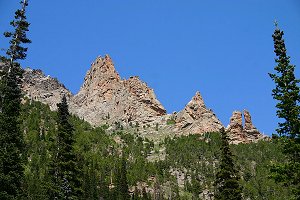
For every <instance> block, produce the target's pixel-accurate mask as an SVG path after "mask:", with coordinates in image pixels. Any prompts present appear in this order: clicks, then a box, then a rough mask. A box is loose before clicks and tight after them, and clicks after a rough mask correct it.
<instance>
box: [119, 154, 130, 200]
mask: <svg viewBox="0 0 300 200" xmlns="http://www.w3.org/2000/svg"><path fill="white" fill-rule="evenodd" d="M126 165H127V164H126V158H125V155H124V153H123V154H122V158H121V166H120V168H119V170H118V173H117V192H118V200H128V199H130V195H129V189H128V181H127V166H126Z"/></svg>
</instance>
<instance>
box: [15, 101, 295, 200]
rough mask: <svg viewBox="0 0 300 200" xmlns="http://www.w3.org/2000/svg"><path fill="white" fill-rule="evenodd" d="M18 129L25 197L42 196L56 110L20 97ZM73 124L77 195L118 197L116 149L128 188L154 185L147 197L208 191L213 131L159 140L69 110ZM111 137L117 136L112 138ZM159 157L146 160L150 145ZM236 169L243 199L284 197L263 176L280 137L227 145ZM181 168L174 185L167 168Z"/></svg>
mask: <svg viewBox="0 0 300 200" xmlns="http://www.w3.org/2000/svg"><path fill="white" fill-rule="evenodd" d="M21 113H22V115H21V121H22V122H23V123H22V126H21V129H22V132H24V139H25V142H26V147H27V152H28V156H29V160H28V164H27V165H26V167H25V169H26V170H25V191H26V196H25V199H34V200H35V199H48V198H47V188H45V187H43V185H45V183H47V182H48V181H49V176H47V173H46V172H47V170H48V166H49V163H51V160H52V155H53V152H54V149H55V138H57V134H58V131H57V128H56V121H57V118H58V116H57V113H56V112H52V111H50V109H49V107H48V106H46V105H44V104H42V103H39V102H34V101H29V100H26V103H25V104H24V105H23V106H22V112H21ZM69 122H70V123H71V124H72V126H73V127H74V137H75V143H74V150H75V153H76V157H77V158H78V160H79V163H78V165H79V166H81V171H82V174H83V175H82V179H83V184H82V189H83V195H82V199H88V200H93V199H100V197H102V198H104V199H112V200H114V199H118V192H117V191H116V188H117V187H116V186H117V182H118V180H117V179H118V178H117V177H118V172H120V169H121V163H122V161H121V156H120V155H121V154H120V152H123V153H124V156H125V158H126V172H127V174H126V177H127V181H128V188H129V190H130V191H134V188H136V187H137V186H138V185H139V184H140V183H143V184H147V185H148V186H149V187H151V188H153V190H155V191H156V192H155V196H153V195H150V194H149V193H147V195H146V196H147V198H150V199H154V198H156V199H158V198H159V199H166V198H168V197H169V196H172V198H179V197H178V196H177V197H175V196H176V195H178V192H179V195H180V199H203V198H204V197H203V194H202V192H203V191H207V190H208V191H209V194H211V195H212V192H213V191H214V186H213V182H214V180H215V175H216V171H217V169H218V166H219V161H218V159H219V156H220V145H221V138H220V134H219V133H206V134H204V135H201V136H200V135H189V136H181V137H175V138H166V139H165V141H162V142H161V143H160V144H154V143H153V141H151V140H148V139H147V138H143V137H141V136H139V135H133V134H128V133H124V132H115V133H109V132H107V131H105V129H104V128H103V127H98V128H93V127H92V126H90V125H89V124H88V123H87V122H85V121H83V120H81V119H79V118H78V117H75V116H70V117H69ZM116 141H117V142H116ZM158 147H159V149H160V150H162V149H165V151H163V152H164V153H165V158H164V159H162V158H160V159H157V160H154V161H152V162H150V161H149V156H153V152H154V149H155V148H158ZM230 148H231V150H232V151H233V153H234V154H235V155H236V164H237V165H236V166H237V168H238V169H239V171H240V172H241V173H240V174H241V177H242V180H241V184H242V186H243V196H244V197H245V198H248V199H259V200H260V199H274V200H275V199H276V200H277V199H288V198H289V197H291V190H290V188H282V187H280V185H278V184H276V183H275V181H274V180H273V179H269V178H268V176H269V166H270V165H271V164H272V163H276V162H284V161H285V160H286V158H285V157H284V155H283V154H282V152H281V149H282V148H283V147H282V143H280V142H277V140H272V141H270V142H269V141H260V142H258V143H251V144H239V145H231V146H230ZM121 171H122V170H121ZM174 171H178V172H182V173H184V177H185V178H184V185H182V186H180V185H177V179H176V178H175V176H174V174H173V173H172V172H174ZM136 194H137V195H135V197H134V198H136V199H142V198H143V197H142V194H143V188H139V189H136Z"/></svg>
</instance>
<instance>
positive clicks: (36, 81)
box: [22, 68, 72, 110]
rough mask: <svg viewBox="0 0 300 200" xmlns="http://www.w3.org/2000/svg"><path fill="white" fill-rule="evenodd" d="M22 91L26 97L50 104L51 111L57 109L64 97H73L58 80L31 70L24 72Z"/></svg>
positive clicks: (39, 71)
mask: <svg viewBox="0 0 300 200" xmlns="http://www.w3.org/2000/svg"><path fill="white" fill-rule="evenodd" d="M22 90H23V92H24V94H25V96H26V97H28V98H29V99H31V100H36V101H40V102H42V103H45V104H48V105H49V106H50V109H51V110H56V109H57V106H56V104H57V103H59V102H60V101H61V97H62V96H63V95H66V97H67V98H68V99H70V98H71V97H72V93H71V92H70V91H69V90H68V89H67V88H66V87H65V86H64V85H63V84H62V83H60V82H59V81H58V80H57V79H56V78H51V77H50V76H46V75H45V74H44V73H43V72H42V71H41V70H34V69H30V68H26V69H25V70H24V73H23V84H22Z"/></svg>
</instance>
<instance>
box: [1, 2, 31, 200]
mask: <svg viewBox="0 0 300 200" xmlns="http://www.w3.org/2000/svg"><path fill="white" fill-rule="evenodd" d="M21 5H22V9H21V10H17V11H16V12H15V19H14V20H13V21H12V22H11V23H10V24H11V25H12V26H13V28H14V31H13V32H6V33H4V35H5V37H8V38H11V39H10V48H9V49H8V50H7V52H6V54H7V57H1V60H2V61H3V62H4V64H5V66H4V67H3V69H2V70H1V71H2V72H1V77H0V134H1V135H0V185H1V187H0V199H15V198H19V196H21V195H23V194H22V193H23V191H22V183H23V179H24V163H25V158H26V152H25V148H24V147H25V145H24V140H23V134H22V132H21V130H20V121H19V116H20V109H21V107H20V103H21V89H20V87H19V85H20V83H21V76H22V70H21V68H20V65H19V64H18V63H16V62H15V61H16V60H19V59H25V58H26V51H27V48H25V47H23V46H22V44H25V43H30V40H29V39H27V37H26V31H28V26H29V23H28V22H27V21H26V16H25V8H26V6H27V3H26V2H25V1H24V2H21Z"/></svg>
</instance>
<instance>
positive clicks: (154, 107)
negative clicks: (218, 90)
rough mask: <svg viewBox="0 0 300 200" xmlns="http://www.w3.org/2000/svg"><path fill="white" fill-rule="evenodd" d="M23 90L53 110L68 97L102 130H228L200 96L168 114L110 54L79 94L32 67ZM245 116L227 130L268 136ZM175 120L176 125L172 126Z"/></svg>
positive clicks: (241, 137) (238, 137)
mask: <svg viewBox="0 0 300 200" xmlns="http://www.w3.org/2000/svg"><path fill="white" fill-rule="evenodd" d="M22 90H23V91H24V93H25V96H26V97H28V98H29V99H31V100H37V101H41V102H43V103H45V104H48V105H49V106H50V108H51V110H55V109H56V104H57V103H58V102H60V100H61V97H62V95H66V96H67V98H68V101H69V105H70V111H71V113H73V114H76V115H77V116H79V117H80V118H83V119H85V120H86V121H87V122H89V123H91V124H92V125H96V126H97V125H102V124H108V125H114V124H119V125H120V124H121V125H123V126H124V127H128V128H130V126H129V125H130V124H134V125H135V124H140V125H143V127H149V129H145V128H144V129H143V130H144V131H145V133H146V132H147V133H146V134H157V133H158V129H159V130H160V131H161V132H162V133H172V134H176V135H181V134H202V133H204V132H216V131H219V130H220V128H222V127H223V125H222V123H221V122H220V120H219V119H218V118H217V117H216V115H215V114H214V113H213V111H212V110H211V109H208V108H206V106H205V103H204V101H203V99H202V97H201V95H200V93H199V92H197V93H196V94H195V96H194V97H193V98H192V100H191V101H190V102H189V103H188V104H187V105H186V106H185V108H184V109H183V110H182V111H180V112H178V113H173V114H166V110H165V109H164V107H163V106H162V105H161V103H160V102H159V101H158V100H157V99H156V96H155V94H154V91H153V89H151V88H149V87H148V86H147V84H146V83H144V82H143V81H141V80H140V79H139V77H138V76H132V77H130V78H129V79H128V80H125V79H121V78H120V75H119V74H118V72H117V71H116V70H115V67H114V64H113V62H112V60H111V58H110V57H109V56H108V55H106V56H105V57H98V58H97V59H96V60H95V61H94V62H93V63H92V65H91V68H90V69H89V70H88V72H87V74H86V76H85V78H84V83H83V85H82V86H81V88H80V91H79V92H78V94H76V95H75V96H73V95H72V94H71V92H70V91H69V90H68V89H66V87H65V86H64V85H63V84H61V83H60V82H59V81H58V80H57V79H55V78H51V77H50V76H46V75H45V74H43V72H42V71H41V70H33V69H29V68H27V69H25V70H24V75H23V85H22ZM244 118H245V125H244V126H243V122H242V113H241V112H239V111H235V112H234V113H233V115H232V117H231V119H230V124H229V125H228V127H227V131H229V132H230V137H231V139H232V141H233V143H239V142H251V141H257V140H258V139H261V138H263V136H262V135H261V134H260V133H259V132H258V130H257V129H256V128H255V127H254V126H253V124H252V121H251V116H250V114H249V112H248V111H246V110H245V111H244ZM170 120H171V121H172V123H168V121H169V122H170ZM154 127H155V128H154Z"/></svg>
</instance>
